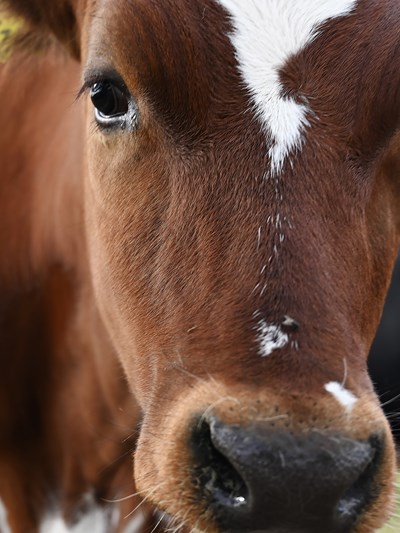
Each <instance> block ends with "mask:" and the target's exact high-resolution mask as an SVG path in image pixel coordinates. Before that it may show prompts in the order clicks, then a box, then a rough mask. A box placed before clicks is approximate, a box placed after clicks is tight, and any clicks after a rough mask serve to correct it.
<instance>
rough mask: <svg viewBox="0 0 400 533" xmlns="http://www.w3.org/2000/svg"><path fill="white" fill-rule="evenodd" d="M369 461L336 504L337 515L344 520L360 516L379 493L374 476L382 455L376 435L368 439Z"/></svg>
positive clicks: (381, 442)
mask: <svg viewBox="0 0 400 533" xmlns="http://www.w3.org/2000/svg"><path fill="white" fill-rule="evenodd" d="M369 445H370V446H371V452H372V453H371V460H370V462H369V464H368V465H367V466H366V468H365V469H364V470H363V471H362V472H361V473H360V475H359V477H358V478H357V480H356V481H355V483H354V484H353V485H351V487H350V488H349V489H347V491H346V492H345V493H344V494H343V496H342V497H341V498H340V500H339V503H338V504H337V507H336V511H337V515H338V516H339V517H341V518H342V520H343V519H344V520H346V519H347V518H348V517H352V516H353V517H354V516H357V515H358V514H360V513H361V512H362V511H363V510H364V508H366V507H367V506H368V504H369V503H370V502H371V501H373V500H374V499H375V498H376V497H377V496H378V493H379V490H378V488H377V486H376V475H377V473H378V470H379V466H380V464H381V459H382V455H383V441H382V439H381V438H379V437H378V436H377V435H373V436H372V437H371V438H370V439H369Z"/></svg>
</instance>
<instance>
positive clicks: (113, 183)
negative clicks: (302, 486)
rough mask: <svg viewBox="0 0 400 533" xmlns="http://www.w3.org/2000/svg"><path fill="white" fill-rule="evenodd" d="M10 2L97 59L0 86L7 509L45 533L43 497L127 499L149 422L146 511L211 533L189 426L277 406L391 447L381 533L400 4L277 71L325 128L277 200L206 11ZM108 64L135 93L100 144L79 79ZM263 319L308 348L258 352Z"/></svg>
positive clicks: (303, 421) (34, 72)
mask: <svg viewBox="0 0 400 533" xmlns="http://www.w3.org/2000/svg"><path fill="white" fill-rule="evenodd" d="M8 3H9V4H10V6H11V7H12V8H14V9H15V10H16V11H17V12H18V13H19V14H22V15H24V16H26V17H27V18H28V19H29V21H30V23H31V24H32V27H33V28H35V29H37V31H38V32H39V33H43V32H51V33H52V34H53V35H54V36H55V37H56V38H57V39H59V40H60V42H61V43H62V45H63V46H64V47H65V46H67V48H68V49H69V50H70V51H71V53H72V55H73V56H74V57H78V55H80V57H81V58H82V65H83V67H81V66H80V65H78V63H76V62H74V60H73V59H66V58H65V57H63V56H62V54H58V53H54V51H53V50H49V51H48V53H46V54H44V55H42V56H40V57H36V58H35V59H31V58H29V57H28V58H27V57H26V54H25V53H22V54H16V55H14V57H13V59H12V61H11V62H10V63H9V64H7V65H6V66H4V67H3V68H2V72H1V78H0V97H1V100H0V101H1V102H6V104H7V105H4V106H2V109H1V119H2V124H7V128H5V127H4V128H2V129H1V131H0V146H1V154H2V161H1V168H2V179H1V180H0V198H1V199H2V202H1V207H0V209H1V213H2V214H1V220H2V224H1V225H0V242H1V243H2V247H3V252H2V258H1V261H0V287H1V302H2V310H1V313H2V317H3V318H2V325H1V328H2V329H1V337H0V342H1V345H0V346H1V350H0V353H1V357H2V359H3V367H4V366H5V365H6V368H7V372H6V373H5V375H4V379H3V378H1V380H2V381H4V385H3V386H2V387H0V394H1V398H2V401H1V403H0V415H1V424H2V426H1V427H2V428H7V430H6V432H5V433H6V434H7V435H8V437H7V439H5V442H4V443H3V441H2V440H0V446H1V448H0V451H1V455H0V497H1V498H3V499H4V500H5V503H6V506H7V509H8V511H9V514H10V521H11V525H12V527H13V528H14V529H13V531H14V533H20V532H21V533H26V532H27V531H30V530H32V531H35V528H36V527H37V523H38V521H39V520H40V517H41V516H42V515H43V513H45V512H46V510H47V509H48V504H49V501H48V499H49V498H50V495H52V494H58V498H59V501H60V502H61V503H60V505H61V507H62V508H63V510H64V511H65V513H66V516H68V517H73V516H74V513H75V512H76V506H77V505H78V504H79V501H80V497H81V495H82V494H83V493H84V492H85V491H86V490H87V489H89V488H94V490H95V494H96V497H98V498H99V499H101V497H104V498H112V497H113V495H117V497H118V496H125V495H126V494H127V493H129V492H132V491H133V488H132V487H129V478H130V469H129V467H128V466H127V465H128V464H129V461H130V459H129V457H125V458H121V460H120V461H119V460H118V458H119V457H121V454H124V453H125V452H126V451H128V450H129V447H130V446H132V443H130V444H126V443H125V444H124V440H125V439H126V438H127V437H128V436H129V435H132V432H134V430H135V427H136V424H138V422H139V421H140V420H141V419H142V426H141V430H140V434H139V438H138V444H137V451H136V452H135V455H134V462H135V466H134V470H135V484H136V486H137V488H138V489H139V490H140V492H141V494H142V496H148V497H149V499H150V501H151V502H152V504H154V506H158V507H160V508H161V509H162V510H164V511H166V512H167V513H169V514H171V515H172V516H174V517H176V519H177V520H186V524H187V525H188V526H191V527H193V526H196V525H197V527H199V528H200V529H202V530H204V531H205V530H206V531H210V532H211V531H215V532H217V529H216V526H215V524H214V523H213V520H212V517H211V516H209V515H208V514H207V512H205V509H203V507H202V504H201V502H200V503H193V500H194V493H193V491H194V489H193V487H192V486H191V484H190V479H188V471H189V470H190V462H191V457H190V453H189V450H188V448H187V444H186V443H187V439H188V432H189V430H190V426H189V424H190V421H191V419H192V418H193V416H195V415H199V414H201V413H203V412H204V411H206V410H208V409H213V412H215V413H217V414H218V416H219V417H220V418H221V419H223V420H225V421H227V422H232V423H243V424H244V423H246V421H247V422H248V421H249V420H251V421H254V420H266V424H270V423H271V422H270V421H269V419H270V418H271V417H274V416H275V415H276V414H277V413H278V414H279V415H282V416H283V417H284V418H282V421H278V422H277V426H278V427H282V426H283V427H286V425H288V428H289V429H291V430H294V431H299V432H307V431H310V430H312V429H317V430H321V431H327V430H334V431H336V432H340V433H343V434H344V435H347V436H349V437H352V438H367V437H368V436H369V435H370V434H371V433H372V432H380V433H382V434H384V435H385V436H386V451H385V459H384V461H383V463H382V468H381V471H380V474H379V485H380V489H381V490H380V494H379V495H378V497H377V499H376V500H375V502H374V504H373V505H372V506H371V507H370V508H369V509H368V510H367V511H366V513H365V516H363V517H362V519H361V521H360V523H359V524H358V526H357V530H356V533H368V532H371V531H374V530H375V529H376V528H378V527H379V526H380V525H381V524H382V523H383V521H384V520H385V518H386V516H387V513H388V510H389V508H390V502H391V498H392V486H391V484H392V481H393V474H394V458H393V457H394V454H393V444H392V440H391V436H390V432H389V429H388V425H387V422H386V421H385V419H384V417H383V414H382V412H381V410H380V408H379V406H378V400H377V398H376V396H375V394H374V392H373V388H372V384H371V382H370V380H369V377H368V375H367V371H366V354H367V353H368V349H369V346H370V343H371V342H372V338H373V336H374V332H375V329H376V327H377V324H378V321H379V317H380V313H381V309H382V304H383V300H384V296H385V292H386V290H387V286H388V282H389V278H390V272H391V268H392V265H393V262H394V257H395V253H396V249H397V247H398V244H399V235H400V210H399V208H398V206H399V202H400V185H399V183H400V178H399V167H400V158H399V153H400V152H399V138H400V137H399V134H398V133H396V132H397V130H398V127H399V114H400V95H399V87H400V79H399V78H400V75H399V72H400V68H399V67H400V65H399V54H398V51H399V37H398V28H399V24H400V10H399V7H398V5H397V2H395V1H394V0H385V1H383V2H380V3H379V4H378V3H376V2H375V3H374V2H370V1H369V0H360V2H359V6H358V7H357V17H353V18H351V19H346V18H344V19H340V20H334V21H331V22H328V23H327V24H326V25H325V28H324V31H323V32H321V35H320V36H319V37H318V38H316V39H315V40H314V42H313V43H312V44H311V45H310V46H309V47H307V48H306V49H305V50H304V51H302V52H301V53H300V54H299V55H298V56H296V57H294V58H292V59H291V61H290V62H289V63H288V64H287V66H286V67H285V69H284V70H283V71H282V73H281V77H282V81H283V83H284V85H285V88H286V89H287V91H288V93H291V94H292V95H295V96H296V95H298V96H299V97H300V95H304V96H305V97H307V99H308V100H309V101H310V102H311V103H312V104H311V107H312V109H313V111H314V112H315V116H316V117H318V120H317V119H313V118H311V122H312V125H311V128H310V130H309V132H308V133H307V139H306V142H305V143H304V147H303V149H302V150H301V152H300V153H298V154H296V155H294V156H292V159H293V167H291V166H290V165H287V166H285V168H284V171H283V174H282V177H281V178H280V180H279V183H278V184H277V187H278V192H279V194H278V198H279V200H278V201H277V196H276V191H275V188H274V184H273V182H272V181H271V180H269V181H268V180H264V179H262V176H263V175H264V174H265V172H266V170H267V168H268V165H269V162H268V160H267V157H266V156H264V154H266V153H267V151H268V143H269V140H268V139H266V138H265V135H264V134H263V133H262V131H260V127H259V124H258V122H257V120H256V118H255V117H254V116H253V115H252V114H251V113H249V112H245V110H247V109H248V108H249V105H250V104H249V96H248V94H247V92H246V91H245V89H244V87H243V84H242V83H241V81H240V78H239V74H238V71H237V68H236V63H235V58H234V53H233V50H232V47H231V45H230V42H229V39H228V37H227V33H228V32H229V21H228V20H227V18H226V17H225V15H224V13H223V11H222V9H221V8H220V7H218V6H217V4H216V3H214V2H213V1H212V0H205V1H204V2H202V3H201V6H200V4H199V3H198V2H194V1H181V0H164V1H163V2H157V1H154V0H135V1H134V2H127V1H126V0H97V1H96V0H88V1H87V2H83V1H82V2H79V3H78V4H76V3H73V4H70V3H68V2H64V1H61V0H60V1H55V0H54V1H52V2H51V4H49V5H48V2H46V1H45V0H35V1H29V2H28V1H23V0H15V1H14V0H9V2H8ZM109 66H112V67H113V68H114V69H115V70H116V71H117V72H118V73H119V74H120V75H121V76H122V78H123V79H124V81H125V83H126V85H127V87H128V88H129V90H130V92H131V93H132V94H133V95H134V96H135V99H136V101H137V104H138V108H139V112H140V123H139V127H138V129H137V132H136V133H135V134H127V135H122V134H121V135H114V134H113V135H104V134H102V133H101V131H99V130H98V129H96V128H95V127H94V125H93V112H92V108H91V105H90V103H89V102H87V103H86V104H85V103H84V102H82V101H81V102H78V103H75V104H74V103H73V100H74V92H75V91H76V90H77V89H78V87H79V85H80V72H81V69H82V68H83V71H84V73H85V72H89V71H91V70H93V69H99V68H100V67H109ZM82 98H83V99H85V97H82ZM84 108H85V110H84ZM84 116H86V129H85V126H84V123H83V121H84V118H85V117H84ZM280 198H282V199H280ZM3 199H4V200H3ZM278 213H279V214H280V216H281V217H282V218H283V217H286V218H287V219H288V220H290V228H289V227H287V228H286V240H285V244H284V246H282V247H281V249H280V253H279V256H278V257H277V256H275V255H274V254H273V249H274V245H275V244H277V241H276V239H277V237H276V232H275V231H274V228H273V227H271V226H267V224H266V220H267V218H268V216H269V215H273V216H276V215H277V214H278ZM260 227H262V228H263V232H264V233H263V239H262V243H261V245H260V246H258V243H257V233H258V228H260ZM271 255H272V256H273V257H274V258H273V260H272V261H271V263H270V264H269V267H268V269H267V270H265V271H264V272H263V274H262V275H260V271H261V270H262V267H263V265H264V264H266V262H267V260H268V258H269V257H270V256H271ZM257 283H262V284H265V286H266V290H265V292H264V293H263V295H262V296H258V295H257V293H255V291H254V287H255V286H256V284H257ZM27 302H29V303H28V304H27ZM255 311H259V312H261V313H262V316H263V317H265V319H266V320H267V322H272V323H280V322H282V320H283V317H284V316H285V315H290V316H292V317H294V318H295V319H296V320H297V321H298V322H299V324H300V328H299V330H298V331H297V332H295V333H293V338H295V339H296V341H297V342H298V343H299V348H300V349H299V350H296V349H295V348H293V346H288V347H286V348H285V349H282V350H280V351H279V352H278V351H277V352H276V353H274V354H273V356H271V357H268V358H260V357H259V355H258V353H257V349H258V347H257V344H256V342H255V341H256V338H255V331H254V312H255ZM117 357H118V359H119V361H120V362H121V364H122V366H123V368H124V371H125V375H126V377H127V380H128V383H129V387H130V389H131V391H132V392H133V395H134V396H133V397H132V396H131V395H130V393H129V392H128V388H127V386H126V383H125V379H124V377H123V376H122V371H121V369H120V367H119V366H118V364H117V363H116V360H117ZM344 360H345V361H346V368H347V381H346V387H348V388H349V389H351V390H352V391H353V392H354V393H355V394H356V395H357V396H358V397H359V398H360V400H359V402H358V403H357V407H356V409H355V410H354V413H353V415H352V416H351V418H350V419H349V418H347V417H345V416H344V414H343V413H341V412H340V413H338V404H337V403H336V401H335V400H334V399H333V397H331V396H330V395H328V394H327V393H326V392H324V390H323V385H324V384H325V383H327V382H329V381H338V382H342V380H343V375H344ZM36 365H39V366H36ZM10 398H11V399H12V400H10ZM14 398H15V400H14ZM14 402H15V409H14V408H13V407H12V405H13V404H14ZM26 406H29V409H27V408H26ZM213 406H214V407H213ZM233 407H235V408H234V409H233ZM26 409H27V410H26ZM131 440H132V442H133V441H135V442H136V440H137V439H136V435H134V436H133V437H132V438H131ZM127 442H128V443H129V442H130V441H129V440H128V441H127ZM115 460H117V461H116V462H113V461H115ZM104 469H106V470H104ZM1 472H4V475H1ZM104 472H106V474H105V473H104ZM4 479H12V480H13V483H10V484H9V485H7V486H8V487H11V488H3V487H2V485H1V480H4ZM26 480H28V482H27V481H26ZM27 494H30V495H32V494H34V497H32V496H30V501H31V502H32V505H31V506H30V507H31V508H27V507H26V506H25V505H24V503H23V502H24V500H26V499H27V498H28V497H27ZM133 507H134V504H132V508H133ZM122 526H123V521H121V525H120V527H122ZM159 527H160V528H161V527H162V526H161V525H160V526H159Z"/></svg>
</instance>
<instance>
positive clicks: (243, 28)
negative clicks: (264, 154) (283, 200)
mask: <svg viewBox="0 0 400 533" xmlns="http://www.w3.org/2000/svg"><path fill="white" fill-rule="evenodd" d="M218 1H219V3H220V4H221V5H222V6H223V7H224V8H225V9H226V10H227V11H228V13H229V15H230V18H231V22H232V25H233V33H232V34H231V36H230V37H231V41H232V44H233V46H234V48H235V51H236V56H237V60H238V63H239V69H240V72H241V74H242V77H243V79H244V81H245V83H246V85H247V87H248V89H249V91H250V93H251V95H252V99H253V102H254V104H255V108H256V112H257V114H258V116H259V117H260V120H261V123H262V125H263V127H264V129H265V130H266V132H267V134H269V135H270V136H271V138H272V142H273V144H272V147H271V148H270V151H269V156H270V159H271V172H272V173H276V172H279V171H280V169H281V168H282V165H283V163H284V161H285V158H286V157H287V156H288V154H289V153H290V152H291V151H292V150H295V149H300V148H301V145H302V135H301V134H302V131H303V130H304V129H305V127H306V126H307V125H308V120H307V113H308V107H307V105H306V102H304V103H303V104H299V103H297V102H296V101H295V100H293V99H292V98H290V97H283V96H282V84H281V82H280V79H279V70H280V69H281V68H282V67H283V66H284V65H285V63H286V62H287V60H288V59H289V58H290V57H291V56H293V55H295V54H298V53H299V52H300V51H301V50H302V49H303V48H304V47H305V46H306V45H308V44H309V43H310V42H311V41H312V40H313V39H314V38H315V37H316V36H317V35H318V28H319V27H320V25H321V24H322V23H324V22H325V21H327V20H328V19H331V18H336V17H341V16H344V15H347V14H349V13H350V12H351V11H352V9H353V8H354V7H355V5H356V3H357V0H218Z"/></svg>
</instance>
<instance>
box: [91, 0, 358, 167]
mask: <svg viewBox="0 0 400 533" xmlns="http://www.w3.org/2000/svg"><path fill="white" fill-rule="evenodd" d="M356 4H357V0H323V1H320V0H307V1H304V0H293V1H291V2H287V1H286V0H246V2H244V1H242V0H204V2H202V3H199V2H197V1H192V0H190V1H185V2H183V1H179V0H178V1H176V0H175V1H171V0H164V1H163V2H158V1H144V0H135V1H134V2H129V3H127V2H126V1H125V0H113V1H112V2H111V1H110V0H97V2H96V3H95V6H96V9H93V10H92V13H93V17H92V20H91V24H92V31H90V32H89V34H90V38H89V41H90V45H89V63H95V67H97V66H98V58H99V57H102V58H103V59H104V58H106V63H108V64H110V65H111V66H113V67H115V68H116V69H117V71H120V73H121V74H123V75H126V74H127V73H128V76H129V74H130V73H132V80H131V82H132V83H131V85H132V86H133V89H134V91H133V92H134V93H135V89H136V84H137V85H138V90H137V92H138V93H139V94H140V92H142V93H144V94H146V95H149V96H150V97H151V99H152V101H153V103H154V104H155V107H157V106H158V108H159V109H160V115H161V116H162V115H164V116H165V115H166V116H167V120H168V121H169V122H170V123H172V122H174V121H175V123H176V124H177V126H178V128H181V127H182V128H183V127H184V124H185V122H186V123H187V124H189V126H190V128H192V126H193V125H194V126H195V127H197V126H199V125H200V129H201V128H204V129H208V130H211V132H212V134H214V132H218V131H222V130H224V131H226V125H227V124H229V128H230V131H231V132H233V131H235V130H239V129H240V130H241V131H246V130H247V129H248V128H249V127H250V126H249V124H250V123H253V126H252V131H254V132H255V131H256V129H258V130H259V133H260V134H258V133H257V139H258V141H257V143H258V146H259V149H260V147H261V146H262V147H263V148H262V149H263V152H264V155H263V160H264V161H265V160H266V159H267V158H268V159H269V161H270V164H269V165H268V170H267V172H271V173H272V174H274V173H279V172H280V171H281V169H282V167H283V165H284V163H285V161H286V160H287V159H289V157H290V156H291V155H293V154H294V153H296V152H299V151H300V149H302V148H303V146H304V143H305V139H306V136H307V132H308V130H309V129H310V122H314V123H315V120H314V119H316V120H318V119H319V116H318V108H317V106H316V105H315V102H314V103H313V102H310V99H309V96H310V87H312V89H313V90H312V91H311V92H312V96H313V97H314V96H315V94H314V93H315V90H314V87H313V86H312V82H311V81H310V80H311V79H312V78H313V77H315V76H316V75H317V76H319V79H318V83H319V86H321V77H320V73H316V69H314V67H313V60H311V61H308V62H307V64H306V65H305V63H304V61H303V63H301V66H300V67H299V68H297V69H294V68H293V65H294V64H295V63H296V61H297V60H298V58H300V57H304V54H307V55H308V54H309V53H308V50H310V52H311V54H313V57H315V54H314V49H315V47H318V46H320V45H321V41H320V40H319V38H320V37H321V35H324V34H325V26H324V24H325V23H328V24H330V22H331V21H335V20H336V19H343V18H346V17H352V16H354V13H353V12H354V10H355V8H356ZM346 27H348V26H346ZM317 38H318V42H317ZM322 46H326V43H325V44H323V43H322ZM330 48H332V47H330ZM326 52H327V54H328V55H329V54H332V50H329V51H328V50H327V51H326ZM310 57H311V56H310ZM299 65H300V63H299ZM304 65H305V66H304ZM106 66H107V64H106ZM121 71H122V72H121ZM287 72H289V73H290V77H291V80H290V81H291V82H292V84H293V86H291V87H290V88H289V89H290V90H288V86H287V83H286V82H287V80H286V79H283V78H282V73H287ZM293 73H294V74H293ZM300 78H301V79H300ZM127 81H128V82H129V81H130V80H129V79H128V80H127ZM335 81H336V80H335ZM304 82H306V83H304ZM128 85H129V83H128ZM303 85H307V88H306V87H303ZM325 85H327V84H325ZM328 85H329V88H327V87H325V88H324V90H325V92H329V94H332V84H331V83H330V82H329V84H328ZM303 89H304V90H303ZM307 89H308V90H307ZM325 101H326V99H325ZM256 125H257V127H256Z"/></svg>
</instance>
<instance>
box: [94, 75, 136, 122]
mask: <svg viewBox="0 0 400 533" xmlns="http://www.w3.org/2000/svg"><path fill="white" fill-rule="evenodd" d="M90 97H91V99H92V102H93V105H94V106H95V108H96V109H97V110H98V111H99V113H100V114H101V115H104V116H105V117H113V116H116V115H124V114H125V113H126V112H127V111H128V101H127V98H126V96H125V95H124V94H123V93H122V91H120V89H118V87H115V85H112V84H111V83H109V82H100V83H95V84H94V85H93V86H92V88H91V91H90Z"/></svg>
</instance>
